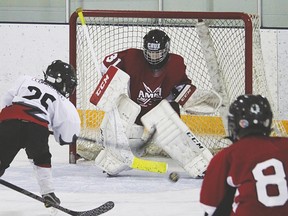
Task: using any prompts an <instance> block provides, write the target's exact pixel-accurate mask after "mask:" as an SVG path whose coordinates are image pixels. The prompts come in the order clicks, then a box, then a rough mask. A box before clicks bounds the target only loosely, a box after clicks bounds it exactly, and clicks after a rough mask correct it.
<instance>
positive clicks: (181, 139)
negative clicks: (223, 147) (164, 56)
mask: <svg viewBox="0 0 288 216" xmlns="http://www.w3.org/2000/svg"><path fill="white" fill-rule="evenodd" d="M141 121H142V123H143V125H144V127H147V128H150V127H152V126H153V125H156V134H155V135H154V141H155V144H156V145H159V146H160V147H161V148H163V149H164V150H165V152H167V153H168V154H169V155H170V157H171V158H172V159H174V160H176V161H177V162H178V163H179V165H180V166H181V167H183V168H184V169H185V170H186V171H187V172H188V173H189V174H190V175H191V176H192V177H198V176H201V175H202V173H203V167H206V164H208V163H209V161H210V160H211V158H212V154H211V152H210V151H209V150H208V149H207V148H206V147H205V146H204V145H203V144H202V143H201V142H200V141H199V140H198V139H197V138H196V137H195V135H194V134H193V133H192V132H191V131H190V130H189V128H188V127H187V126H186V124H185V123H184V122H182V121H181V119H180V118H179V116H178V114H177V113H176V112H175V111H174V110H173V109H172V107H171V106H170V104H169V103H168V102H167V101H166V100H163V101H161V103H160V104H158V106H156V107H155V108H154V109H152V110H151V111H150V112H148V113H147V114H145V115H144V116H143V117H142V118H141ZM198 156H199V158H200V157H201V158H202V160H200V159H195V158H197V157H198ZM193 159H195V161H194V163H193V162H192V161H193ZM203 161H205V162H203ZM190 163H191V164H190ZM189 164H190V165H189ZM203 164H204V165H203ZM197 166H199V167H197ZM190 168H191V169H190Z"/></svg>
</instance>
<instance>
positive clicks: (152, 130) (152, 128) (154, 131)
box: [50, 125, 156, 151]
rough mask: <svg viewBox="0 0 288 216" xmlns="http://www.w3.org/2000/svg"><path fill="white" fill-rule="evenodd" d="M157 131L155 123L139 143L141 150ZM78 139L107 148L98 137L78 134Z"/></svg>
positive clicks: (138, 146)
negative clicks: (93, 137)
mask: <svg viewBox="0 0 288 216" xmlns="http://www.w3.org/2000/svg"><path fill="white" fill-rule="evenodd" d="M155 133H156V127H155V126H154V125H153V126H152V127H151V131H150V132H149V133H148V135H147V137H146V138H145V139H141V141H140V142H139V143H138V144H137V148H138V150H139V151H142V150H144V148H145V147H147V146H148V145H149V143H150V141H151V140H152V138H153V136H154V134H155ZM50 134H53V132H51V131H50ZM77 139H78V140H83V141H87V142H93V143H95V144H96V145H99V146H100V147H102V148H103V149H104V148H105V146H104V145H103V144H101V143H99V142H98V140H96V139H92V138H88V137H82V136H78V137H77Z"/></svg>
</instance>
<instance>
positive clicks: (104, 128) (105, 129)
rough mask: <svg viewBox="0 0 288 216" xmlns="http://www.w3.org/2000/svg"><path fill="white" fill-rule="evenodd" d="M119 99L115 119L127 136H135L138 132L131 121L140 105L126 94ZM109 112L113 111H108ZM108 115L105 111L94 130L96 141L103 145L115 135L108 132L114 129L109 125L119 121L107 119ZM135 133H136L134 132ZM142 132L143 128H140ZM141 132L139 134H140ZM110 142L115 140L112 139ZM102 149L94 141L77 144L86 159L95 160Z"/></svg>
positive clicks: (78, 150) (135, 116)
mask: <svg viewBox="0 0 288 216" xmlns="http://www.w3.org/2000/svg"><path fill="white" fill-rule="evenodd" d="M119 97H120V98H119V100H117V103H118V104H117V109H118V112H119V116H120V118H117V119H116V120H117V121H119V122H120V121H121V124H122V126H123V130H124V132H125V134H126V136H127V137H129V136H136V135H137V134H138V133H141V130H140V132H138V131H136V130H132V129H133V123H134V121H135V120H136V118H137V116H138V114H139V113H140V109H141V108H140V106H139V105H138V104H136V103H135V102H133V101H132V100H131V99H130V98H129V97H128V96H127V95H124V94H122V95H120V96H119ZM110 112H113V110H112V111H110ZM108 116H109V115H108V114H107V113H106V114H105V116H104V118H103V120H102V122H101V125H100V130H99V131H95V133H97V135H96V137H97V141H98V143H100V144H103V146H107V143H108V142H111V136H112V137H116V136H115V135H114V134H112V135H111V134H110V133H109V131H114V130H112V129H111V127H114V126H115V124H119V122H118V123H117V122H113V119H112V120H111V119H109V117H108ZM135 133H137V134H135ZM142 133H143V129H142ZM142 133H141V135H142ZM140 137H141V136H140ZM112 142H117V140H116V141H114V140H113V141H112ZM101 150H102V148H101V145H97V144H95V143H91V142H87V141H85V142H79V143H78V144H77V153H78V154H79V155H80V156H81V157H83V158H84V159H86V160H95V158H96V156H97V155H98V154H99V152H100V151H101Z"/></svg>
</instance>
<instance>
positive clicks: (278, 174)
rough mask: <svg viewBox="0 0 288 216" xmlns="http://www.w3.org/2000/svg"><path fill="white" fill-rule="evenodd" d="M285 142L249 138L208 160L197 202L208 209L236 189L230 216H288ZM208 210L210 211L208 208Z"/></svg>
mask: <svg viewBox="0 0 288 216" xmlns="http://www.w3.org/2000/svg"><path fill="white" fill-rule="evenodd" d="M287 182H288V139H287V138H280V137H266V136H249V137H245V138H242V139H240V140H239V141H237V142H235V143H234V144H232V145H231V146H229V147H228V148H225V149H223V150H222V151H220V152H219V153H218V154H216V155H215V156H214V158H213V159H212V160H211V162H210V164H209V166H208V169H207V172H206V174H205V177H204V180H203V185H202V189H201V195H200V202H201V203H202V204H204V206H205V207H206V208H207V207H208V209H209V207H217V206H218V205H219V203H220V202H221V200H223V199H224V198H225V191H227V187H229V186H232V187H235V188H236V193H235V196H234V200H233V205H232V206H233V208H232V212H231V215H238V216H240V215H241V216H256V215H257V216H258V215H261V216H266V215H267V216H284V215H288V183H287ZM210 209H211V208H210Z"/></svg>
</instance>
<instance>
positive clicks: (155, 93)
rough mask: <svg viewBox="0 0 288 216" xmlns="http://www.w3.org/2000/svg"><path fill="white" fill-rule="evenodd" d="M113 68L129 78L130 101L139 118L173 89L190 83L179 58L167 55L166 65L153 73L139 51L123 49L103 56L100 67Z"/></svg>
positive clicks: (181, 59)
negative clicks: (138, 107) (135, 105)
mask: <svg viewBox="0 0 288 216" xmlns="http://www.w3.org/2000/svg"><path fill="white" fill-rule="evenodd" d="M110 65H114V66H117V67H118V68H120V69H121V70H123V71H125V72H126V73H127V74H128V75H129V76H130V98H131V99H132V100H133V101H134V102H136V103H137V104H139V105H140V106H141V112H140V115H139V116H138V119H140V117H141V116H143V115H144V114H145V113H147V112H148V111H150V110H151V109H152V108H154V107H155V106H156V105H158V104H159V103H160V102H161V100H163V99H164V98H167V97H168V95H169V94H170V93H171V91H172V89H173V88H174V87H175V86H178V85H181V84H191V80H190V79H189V78H188V77H187V75H186V73H185V70H186V66H185V64H184V60H183V58H182V57H181V56H179V55H176V54H171V53H170V54H169V59H168V61H167V63H166V64H165V65H164V66H163V67H162V68H160V69H159V70H153V69H152V68H151V67H150V65H149V63H148V62H147V61H146V59H145V58H144V55H143V51H142V50H140V49H127V50H124V51H121V52H118V53H114V54H112V55H109V56H107V57H105V59H104V61H103V65H102V67H103V68H104V69H103V72H106V70H107V68H108V67H109V66H110Z"/></svg>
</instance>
